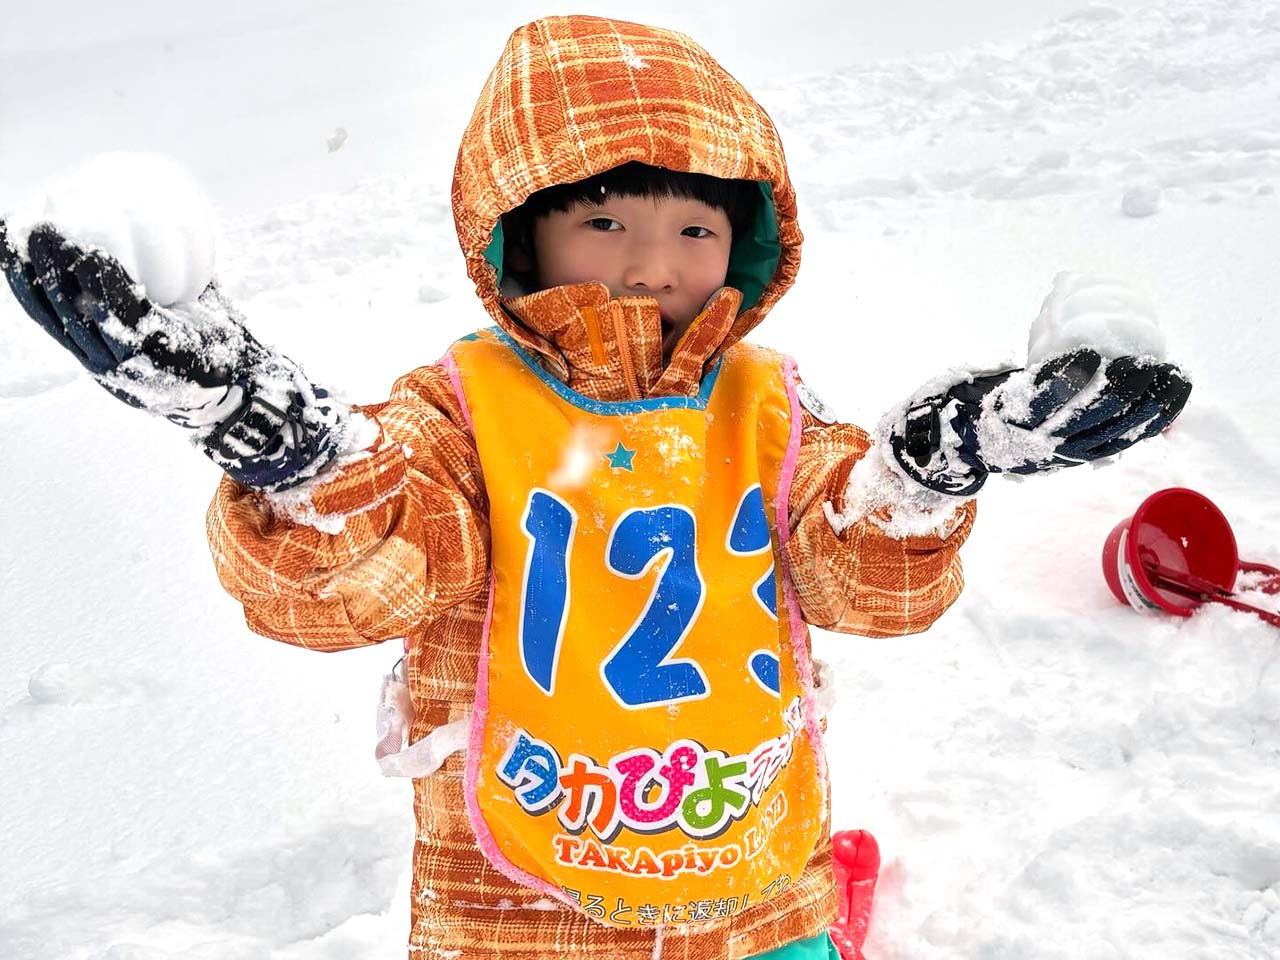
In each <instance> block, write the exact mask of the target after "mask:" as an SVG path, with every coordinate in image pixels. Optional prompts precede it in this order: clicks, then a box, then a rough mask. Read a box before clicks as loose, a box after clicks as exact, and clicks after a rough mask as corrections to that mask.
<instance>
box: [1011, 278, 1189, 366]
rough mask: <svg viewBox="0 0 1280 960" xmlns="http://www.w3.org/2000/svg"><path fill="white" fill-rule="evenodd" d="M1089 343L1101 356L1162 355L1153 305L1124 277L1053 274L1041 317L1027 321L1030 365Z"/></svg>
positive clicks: (1163, 349)
mask: <svg viewBox="0 0 1280 960" xmlns="http://www.w3.org/2000/svg"><path fill="white" fill-rule="evenodd" d="M1077 347H1091V348H1092V349H1094V350H1096V351H1098V353H1100V354H1102V356H1103V357H1106V358H1111V357H1123V356H1140V357H1154V358H1155V359H1157V360H1162V359H1164V355H1165V340H1164V333H1163V332H1162V331H1161V330H1160V328H1159V326H1158V325H1157V324H1156V313H1155V308H1154V307H1153V306H1152V305H1151V304H1150V303H1149V302H1148V301H1147V300H1146V299H1145V298H1143V297H1142V295H1141V294H1139V293H1137V292H1136V291H1135V290H1133V289H1132V288H1130V287H1128V286H1126V285H1125V283H1124V282H1123V281H1120V280H1114V279H1111V278H1109V277H1099V276H1093V275H1090V274H1082V273H1068V272H1063V273H1060V274H1058V275H1057V276H1056V277H1054V278H1053V289H1052V290H1051V291H1049V295H1048V296H1047V297H1045V298H1044V304H1043V305H1042V306H1041V307H1040V315H1039V316H1038V317H1036V320H1035V323H1033V324H1032V325H1031V336H1030V339H1029V343H1028V347H1027V363H1028V365H1030V364H1034V363H1039V362H1040V361H1041V360H1044V359H1046V358H1048V357H1052V356H1055V355H1057V354H1059V353H1066V352H1067V351H1069V350H1074V349H1076V348H1077Z"/></svg>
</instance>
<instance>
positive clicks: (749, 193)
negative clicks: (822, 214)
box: [502, 161, 760, 263]
mask: <svg viewBox="0 0 1280 960" xmlns="http://www.w3.org/2000/svg"><path fill="white" fill-rule="evenodd" d="M611 195H612V196H615V197H683V198H687V199H690V200H697V201H699V202H700V203H705V204H706V205H707V206H709V207H715V208H717V209H719V210H723V211H724V214H725V216H727V217H728V218H729V225H730V227H732V228H733V237H734V240H735V241H736V240H737V239H738V238H740V237H742V236H744V235H745V234H747V233H748V232H750V230H751V226H752V223H753V222H754V220H755V216H756V211H757V210H758V209H759V207H760V189H759V185H758V184H757V183H756V182H755V181H754V180H725V179H723V178H721V177H712V176H709V175H707V174H705V173H682V172H680V171H678V170H668V169H666V168H665V167H654V166H650V165H649V164H647V163H640V162H639V161H632V162H631V163H624V164H622V166H620V167H613V168H612V169H610V170H606V171H605V172H604V173H597V174H596V175H595V176H594V177H587V179H585V180H579V181H577V182H576V183H564V184H558V185H557V186H554V187H547V188H546V189H545V190H539V191H538V192H537V193H535V194H533V195H532V196H530V197H529V199H528V200H526V201H525V202H524V203H523V204H521V205H520V206H518V207H516V209H514V210H512V211H511V212H509V213H505V214H503V216H502V233H503V262H504V263H510V262H511V258H510V256H509V254H510V252H511V249H512V248H513V247H518V248H522V249H523V250H524V251H526V252H527V253H530V254H531V253H532V251H533V224H534V222H535V221H536V220H537V219H538V218H539V217H545V216H546V215H547V214H549V213H551V212H552V211H556V210H559V211H564V210H568V209H569V208H570V207H572V206H573V205H574V204H575V203H586V204H591V205H592V206H597V207H599V206H603V205H604V202H605V199H606V198H607V197H609V196H611Z"/></svg>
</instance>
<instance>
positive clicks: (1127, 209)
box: [1120, 187, 1160, 217]
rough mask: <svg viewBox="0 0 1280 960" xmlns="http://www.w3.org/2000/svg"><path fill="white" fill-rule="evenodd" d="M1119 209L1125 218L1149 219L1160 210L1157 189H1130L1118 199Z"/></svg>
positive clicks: (1158, 191)
mask: <svg viewBox="0 0 1280 960" xmlns="http://www.w3.org/2000/svg"><path fill="white" fill-rule="evenodd" d="M1120 209H1121V210H1122V211H1123V212H1124V215H1125V216H1127V217H1149V216H1151V215H1152V214H1153V213H1155V212H1156V211H1157V210H1159V209H1160V188H1159V187H1130V188H1129V189H1128V190H1126V191H1125V192H1124V196H1123V197H1121V198H1120Z"/></svg>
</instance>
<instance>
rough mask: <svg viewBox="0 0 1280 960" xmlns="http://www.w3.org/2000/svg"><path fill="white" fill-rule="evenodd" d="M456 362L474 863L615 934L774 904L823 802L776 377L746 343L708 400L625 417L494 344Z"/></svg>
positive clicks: (798, 863) (714, 377)
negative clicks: (571, 907)
mask: <svg viewBox="0 0 1280 960" xmlns="http://www.w3.org/2000/svg"><path fill="white" fill-rule="evenodd" d="M446 364H447V365H449V366H450V367H451V372H452V373H453V375H454V378H455V381H454V382H455V386H456V387H457V388H458V391H459V394H460V396H461V397H462V399H463V403H464V406H465V409H466V410H467V411H468V415H469V417H470V419H471V424H472V428H473V431H474V435H475V441H476V445H477V447H478V449H479V453H480V462H481V465H482V468H483V471H484V481H485V488H486V490H487V492H488V496H489V503H490V513H489V522H490V530H491V545H492V546H491V564H492V569H493V582H492V588H491V591H490V613H489V618H488V622H487V624H486V630H485V641H484V646H483V649H482V654H481V657H482V659H481V664H480V671H479V682H478V689H477V695H476V709H475V713H474V715H473V717H472V721H471V739H470V749H469V752H468V758H467V784H466V785H467V801H468V809H469V812H470V815H471V821H472V824H473V826H474V827H475V831H476V836H477V839H478V841H479V843H480V846H481V848H482V849H483V850H484V852H485V853H486V855H487V856H488V857H489V859H490V860H491V861H492V862H493V863H494V864H495V866H497V867H498V869H500V870H501V871H502V872H504V873H505V874H507V875H508V876H509V877H511V878H512V879H514V880H516V881H518V882H520V883H523V884H525V885H527V886H530V887H533V888H535V889H538V890H541V891H543V892H544V893H547V894H548V895H551V896H555V897H557V898H559V899H561V900H566V901H568V902H571V903H574V904H576V905H577V906H578V907H579V908H580V909H581V910H582V911H583V912H585V913H586V914H587V915H588V916H591V917H593V918H595V919H597V920H599V921H601V922H603V923H607V924H611V925H615V926H637V925H646V924H673V923H692V922H697V921H711V920H715V919H718V918H721V917H727V916H731V915H733V914H734V913H737V912H740V911H742V910H745V909H747V908H748V907H750V906H753V905H755V904H757V903H760V902H762V901H765V900H768V899H769V898H771V897H772V896H775V895H776V894H778V893H780V892H781V891H782V890H784V889H786V887H787V886H788V885H789V884H790V883H791V882H792V880H794V879H796V878H798V877H799V876H800V874H801V872H802V870H803V868H804V865H805V863H806V862H807V860H808V858H809V855H810V853H811V852H812V850H813V848H814V845H815V843H816V842H817V837H818V831H819V829H820V827H821V821H822V818H823V804H824V803H825V796H826V785H825V782H824V773H825V771H824V770H823V769H822V764H821V762H820V760H819V759H818V756H817V754H816V752H815V749H814V746H813V743H812V741H811V736H812V735H815V732H816V719H815V717H814V716H813V713H812V709H811V696H810V695H811V692H812V690H811V677H810V672H809V663H808V659H807V654H804V652H803V651H804V649H805V647H804V641H803V638H802V636H803V635H802V633H801V632H800V631H802V630H803V627H802V624H801V623H800V622H799V619H798V613H797V609H798V608H797V607H796V605H795V602H794V597H793V596H792V595H791V593H790V590H789V589H788V588H786V581H785V577H783V576H780V575H778V571H779V566H778V562H779V560H780V559H781V554H780V550H779V543H778V538H777V533H776V532H777V523H778V517H777V515H776V509H777V506H778V503H779V502H781V504H782V509H783V510H784V511H785V502H786V489H785V487H786V486H787V485H788V482H787V481H788V480H789V473H790V464H791V463H792V462H793V461H794V454H795V450H796V447H797V443H798V437H797V436H793V431H795V430H798V426H799V424H798V420H799V418H798V415H795V414H794V413H793V410H794V396H793V392H789V390H788V385H787V378H786V376H785V375H784V369H783V363H782V358H781V357H779V356H777V355H775V354H772V353H769V352H767V351H763V350H759V349H756V348H751V347H746V346H742V345H739V346H737V347H735V348H733V349H732V350H731V351H729V352H728V353H727V354H726V356H725V358H724V360H723V361H721V362H720V364H719V365H718V367H717V368H716V370H715V371H713V372H712V373H711V374H709V375H708V376H707V378H706V380H705V382H704V383H703V386H702V390H701V393H700V394H699V395H698V396H697V397H664V398H656V399H650V400H641V401H637V402H632V403H610V402H601V401H595V400H591V399H588V398H586V397H583V396H581V395H579V394H577V393H575V392H574V391H572V390H570V389H569V388H567V387H566V386H564V385H563V384H562V383H560V382H559V381H557V380H555V379H554V378H552V377H551V376H549V375H548V374H547V373H545V372H544V371H543V370H542V369H541V368H540V367H538V366H537V364H536V363H535V362H534V361H533V359H532V358H531V357H529V355H527V354H526V353H524V351H522V350H521V349H520V348H519V347H518V346H517V345H516V344H515V343H514V342H513V341H511V340H510V339H509V338H507V337H506V336H505V335H504V334H502V333H500V332H497V331H486V332H484V333H482V334H480V335H478V336H476V337H473V338H468V339H466V340H464V341H460V342H459V343H458V344H455V345H454V347H453V348H452V350H451V351H450V357H449V358H448V359H447V360H446ZM784 516H785V514H784ZM798 652H799V653H800V656H797V653H798Z"/></svg>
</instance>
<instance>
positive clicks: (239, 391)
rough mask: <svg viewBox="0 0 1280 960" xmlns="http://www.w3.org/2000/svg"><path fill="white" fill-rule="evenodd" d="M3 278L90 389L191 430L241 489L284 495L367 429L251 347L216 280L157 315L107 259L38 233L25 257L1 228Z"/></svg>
mask: <svg viewBox="0 0 1280 960" xmlns="http://www.w3.org/2000/svg"><path fill="white" fill-rule="evenodd" d="M0 269H3V271H4V274H5V278H6V279H7V280H8V282H9V286H10V288H11V289H12V290H13V292H14V295H15V296H16V297H17V299H18V303H19V304H20V305H21V306H22V308H23V309H24V310H25V311H26V312H27V314H28V315H30V316H31V317H32V319H34V320H35V321H36V323H38V324H39V325H40V326H41V327H43V328H44V330H45V331H46V332H47V333H49V334H50V336H52V337H53V338H54V339H55V340H57V341H58V343H59V344H61V345H62V347H63V348H64V349H66V350H67V351H69V352H70V353H71V354H72V355H73V356H74V357H75V358H76V359H77V360H78V361H79V362H80V364H81V365H82V366H83V367H84V368H85V369H86V370H88V371H89V373H90V374H91V375H92V376H93V378H94V380H96V381H97V382H98V383H99V384H100V385H101V386H103V387H104V388H105V389H106V390H107V391H108V392H110V393H111V394H112V395H114V396H115V397H117V398H118V399H120V400H123V401H124V402H125V403H128V404H130V405H131V406H134V407H139V408H141V409H144V410H146V411H147V412H149V413H152V414H155V415H157V416H161V417H164V418H165V419H167V420H169V421H170V422H172V423H176V424H178V425H179V426H181V427H183V428H185V429H187V430H189V431H191V435H192V442H193V444H194V445H196V446H198V447H199V448H200V449H201V450H202V451H203V452H204V453H205V454H206V455H207V456H208V457H209V458H210V459H212V460H213V461H214V462H215V463H217V464H218V466H220V467H221V468H222V469H223V470H224V471H226V473H227V474H228V475H230V476H231V477H232V478H233V479H234V480H236V481H238V482H240V483H242V484H244V485H245V486H249V487H254V488H256V489H260V490H266V491H280V490H286V489H289V488H291V487H295V486H297V485H298V484H301V483H303V482H305V481H306V480H309V479H311V478H312V477H314V476H315V475H316V474H317V473H319V472H320V470H321V469H322V468H323V467H325V466H326V465H327V464H328V463H330V462H331V461H332V460H333V459H334V458H335V456H337V455H338V453H339V452H340V451H341V450H342V449H343V446H344V443H345V442H346V441H348V440H349V439H350V437H349V434H354V433H355V432H357V431H355V430H354V429H353V428H354V427H356V426H361V427H363V426H364V425H366V423H367V421H365V420H364V418H362V417H360V415H359V414H355V413H353V412H352V411H351V410H350V409H349V408H348V407H347V406H346V405H345V404H343V403H341V402H339V401H338V400H336V399H334V398H333V397H331V396H330V395H329V393H328V392H327V391H326V390H325V389H324V388H322V387H318V386H316V385H315V384H313V383H312V382H311V381H310V380H309V379H308V378H307V376H306V375H305V374H304V373H303V371H302V368H301V367H299V366H298V365H297V364H296V363H294V362H293V361H292V360H290V359H289V358H288V357H285V356H283V355H281V354H279V353H277V352H276V351H274V350H273V349H271V348H270V347H267V346H264V345H263V344H261V343H260V342H259V341H258V340H257V339H255V338H254V336H253V335H252V334H251V333H250V332H249V331H248V330H247V329H246V327H245V325H244V318H243V317H242V316H241V315H240V313H239V311H237V310H236V309H235V307H234V306H232V304H231V303H230V301H228V300H227V298H226V297H224V296H223V294H222V292H221V291H220V290H219V289H218V286H217V283H216V282H213V283H210V284H209V286H208V287H207V288H206V289H205V291H204V292H203V293H202V294H201V295H200V297H199V299H198V300H195V301H192V302H186V303H176V304H173V305H171V306H169V307H162V306H159V305H157V304H155V303H152V302H151V301H150V300H148V299H147V298H146V297H145V296H144V295H143V294H142V292H141V289H140V288H139V287H138V286H137V285H136V284H135V283H134V282H133V280H132V278H131V277H130V276H129V275H128V274H127V273H126V272H125V270H124V268H123V267H122V266H121V265H120V263H119V262H118V261H117V260H115V259H114V258H113V257H111V256H109V255H108V254H106V253H104V252H103V251H101V250H97V249H85V248H83V247H81V246H79V245H78V244H76V243H74V242H73V241H70V240H68V239H67V238H66V237H64V236H63V235H62V234H61V233H60V232H59V231H58V229H57V228H56V227H54V226H53V225H52V224H41V225H39V226H37V227H36V228H35V229H34V230H32V232H31V235H30V239H29V242H28V244H27V251H26V255H25V256H24V255H23V254H22V253H21V252H20V251H19V250H17V249H16V248H15V247H14V245H13V244H12V243H11V242H10V241H9V238H8V236H7V233H6V230H5V224H4V222H3V221H0Z"/></svg>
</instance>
